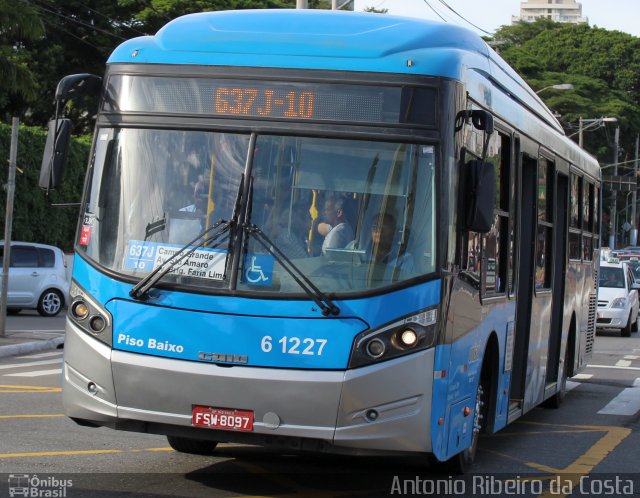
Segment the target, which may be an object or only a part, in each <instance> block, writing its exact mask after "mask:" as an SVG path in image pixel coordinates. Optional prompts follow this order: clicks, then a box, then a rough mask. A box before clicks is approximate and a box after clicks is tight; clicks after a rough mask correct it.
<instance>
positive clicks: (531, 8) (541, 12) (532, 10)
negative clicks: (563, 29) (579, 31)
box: [511, 0, 589, 24]
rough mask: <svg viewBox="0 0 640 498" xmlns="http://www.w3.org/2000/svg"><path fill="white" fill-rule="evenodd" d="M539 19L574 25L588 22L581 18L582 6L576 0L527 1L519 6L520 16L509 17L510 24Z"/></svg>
mask: <svg viewBox="0 0 640 498" xmlns="http://www.w3.org/2000/svg"><path fill="white" fill-rule="evenodd" d="M540 18H546V19H549V20H551V21H555V22H572V23H576V24H578V23H588V22H589V20H588V19H587V18H586V17H582V4H581V3H580V2H577V1H576V0H527V1H525V2H522V3H521V4H520V15H519V16H511V22H512V23H514V22H518V21H525V22H532V21H535V20H536V19H540Z"/></svg>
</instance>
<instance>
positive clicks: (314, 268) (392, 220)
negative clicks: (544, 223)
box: [78, 129, 436, 294]
mask: <svg viewBox="0 0 640 498" xmlns="http://www.w3.org/2000/svg"><path fill="white" fill-rule="evenodd" d="M249 147H250V136H249V135H248V134H243V135H240V134H233V133H220V132H205V131H170V130H149V129H119V130H115V129H101V130H99V131H98V136H97V142H96V147H95V153H94V158H93V162H92V166H93V167H92V171H91V177H90V179H89V191H88V195H87V201H86V204H85V206H84V213H83V214H84V217H83V220H82V224H81V230H80V233H79V240H78V244H79V247H80V250H82V251H85V252H86V254H87V256H89V257H90V258H92V259H94V260H95V261H97V262H98V263H99V264H100V265H102V266H104V267H106V268H108V269H110V270H113V271H116V272H118V273H122V274H127V275H131V276H135V277H138V278H143V277H144V276H146V275H147V274H148V273H149V272H150V271H152V270H153V269H154V268H156V267H158V266H159V265H160V264H161V263H162V262H163V261H165V260H166V259H168V258H169V257H170V256H171V255H172V254H174V253H175V252H176V251H178V250H179V249H180V248H181V247H183V246H184V245H185V244H188V243H189V242H190V241H191V240H193V239H194V238H195V237H196V236H197V235H198V233H200V232H202V230H205V229H206V228H207V227H210V226H212V225H213V224H215V223H216V222H218V221H219V220H220V219H224V220H229V219H231V217H232V215H233V212H234V205H235V202H236V198H237V196H238V194H239V190H240V184H241V177H242V174H243V172H244V169H245V164H246V162H247V157H248V156H249V154H250V152H249ZM435 154H436V151H435V148H434V146H431V145H417V144H400V143H384V142H377V141H359V140H344V139H324V138H322V139H321V138H308V137H282V136H262V135H261V136H257V137H256V140H255V147H254V150H253V152H252V153H251V159H252V165H251V167H252V169H251V178H252V182H251V187H252V188H251V192H250V195H249V196H247V197H248V198H250V199H251V203H250V204H251V205H250V206H249V207H248V209H249V213H248V216H249V221H250V223H252V224H253V225H255V227H256V229H259V230H261V231H262V232H263V233H264V234H265V235H266V237H267V239H268V240H269V244H270V246H269V248H265V247H264V246H263V245H261V244H259V243H258V241H257V239H256V237H255V236H249V238H248V239H247V243H246V244H245V245H244V247H243V248H242V249H243V251H242V254H241V262H240V265H239V270H240V271H239V278H238V280H239V281H238V283H237V287H238V289H242V290H250V291H252V292H286V293H296V294H300V293H302V290H301V288H300V286H299V285H298V283H296V280H295V279H294V278H293V277H292V276H291V274H290V273H289V272H287V271H285V270H284V268H283V267H282V265H281V263H280V262H279V261H278V259H277V258H276V257H274V255H273V253H274V250H273V249H274V248H275V249H278V250H279V251H281V252H282V253H283V254H284V255H285V257H286V258H288V259H289V260H290V261H291V262H293V264H294V265H295V266H296V267H298V268H299V269H300V270H301V271H302V273H304V275H306V277H307V278H308V279H309V280H311V281H312V282H313V283H314V284H315V285H316V286H317V287H318V288H319V289H320V290H321V291H323V292H328V293H341V292H361V291H366V290H369V289H373V288H379V287H382V286H388V285H391V284H395V283H398V282H402V281H405V280H407V279H410V278H414V277H417V276H420V275H424V274H426V273H430V272H433V271H434V270H435V261H434V257H435V249H434V247H435V245H434V244H435V218H434V214H435V194H434V188H435V173H434V168H435ZM244 202H245V204H246V203H247V199H244ZM269 249H270V250H269ZM226 251H227V241H226V240H224V241H223V243H222V244H220V245H219V246H218V247H215V248H212V247H210V245H208V244H205V246H204V247H202V248H200V249H198V250H196V251H195V252H193V254H191V255H190V256H189V257H188V258H186V260H185V261H183V262H181V263H180V264H179V265H177V266H176V267H175V268H173V269H172V270H171V271H170V272H168V273H167V274H166V275H165V276H163V277H162V279H161V280H160V282H159V285H162V284H163V283H171V284H177V285H179V286H185V288H200V290H202V289H217V290H218V291H219V290H220V289H223V288H227V287H228V286H229V278H230V275H227V274H225V273H226V272H225V268H230V267H231V266H232V265H231V264H228V265H226V266H225V264H226V263H229V261H228V260H227V254H226Z"/></svg>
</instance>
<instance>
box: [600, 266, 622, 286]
mask: <svg viewBox="0 0 640 498" xmlns="http://www.w3.org/2000/svg"><path fill="white" fill-rule="evenodd" d="M600 287H610V288H613V289H623V288H624V272H623V270H622V268H619V267H615V266H601V267H600Z"/></svg>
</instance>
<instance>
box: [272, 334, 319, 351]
mask: <svg viewBox="0 0 640 498" xmlns="http://www.w3.org/2000/svg"><path fill="white" fill-rule="evenodd" d="M326 344H327V340H326V339H311V338H310V337H305V338H302V339H301V338H299V337H287V336H284V337H282V338H280V339H278V340H277V341H276V342H275V343H274V339H273V337H271V336H270V335H265V336H264V337H262V340H261V341H260V348H261V349H262V351H264V352H265V353H270V352H271V351H273V350H274V347H275V348H276V349H275V350H276V351H279V352H281V353H283V354H305V355H309V356H320V355H322V350H323V349H324V347H325V346H326Z"/></svg>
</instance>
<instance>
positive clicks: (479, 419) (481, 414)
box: [445, 364, 491, 474]
mask: <svg viewBox="0 0 640 498" xmlns="http://www.w3.org/2000/svg"><path fill="white" fill-rule="evenodd" d="M485 367H486V368H487V370H486V371H485ZM488 367H489V365H486V364H483V365H482V370H481V372H482V373H481V374H480V381H479V382H478V388H477V390H476V402H475V409H474V415H473V436H472V437H471V446H469V447H468V448H466V449H465V450H463V451H461V452H460V453H458V454H457V455H454V456H453V457H451V458H450V459H449V460H447V461H446V462H445V468H446V470H448V471H449V472H451V473H452V474H464V473H466V472H468V471H469V469H470V468H471V466H472V465H473V462H474V461H475V459H476V451H477V449H478V440H479V439H480V433H481V432H483V431H484V430H485V427H486V425H487V409H488V406H489V394H490V388H491V387H490V382H489V380H490V376H489V370H488Z"/></svg>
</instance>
